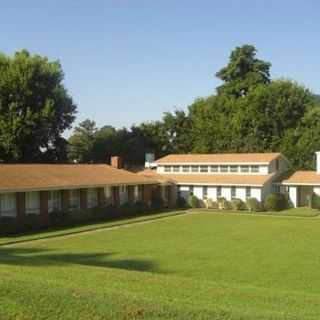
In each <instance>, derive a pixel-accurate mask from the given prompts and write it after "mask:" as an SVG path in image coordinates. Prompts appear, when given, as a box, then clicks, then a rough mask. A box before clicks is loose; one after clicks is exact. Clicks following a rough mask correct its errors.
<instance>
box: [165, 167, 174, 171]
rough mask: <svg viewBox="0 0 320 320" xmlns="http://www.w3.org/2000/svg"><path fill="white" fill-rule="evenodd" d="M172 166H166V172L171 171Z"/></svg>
mask: <svg viewBox="0 0 320 320" xmlns="http://www.w3.org/2000/svg"><path fill="white" fill-rule="evenodd" d="M171 171H172V169H171V166H164V172H171Z"/></svg>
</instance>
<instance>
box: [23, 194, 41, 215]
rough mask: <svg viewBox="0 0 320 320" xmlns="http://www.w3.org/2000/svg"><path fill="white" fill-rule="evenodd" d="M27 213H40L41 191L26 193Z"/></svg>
mask: <svg viewBox="0 0 320 320" xmlns="http://www.w3.org/2000/svg"><path fill="white" fill-rule="evenodd" d="M25 205H26V214H40V192H38V191H31V192H26V193H25Z"/></svg>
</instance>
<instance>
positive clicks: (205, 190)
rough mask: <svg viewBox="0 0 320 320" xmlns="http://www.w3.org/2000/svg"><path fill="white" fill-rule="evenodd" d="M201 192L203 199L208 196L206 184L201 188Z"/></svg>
mask: <svg viewBox="0 0 320 320" xmlns="http://www.w3.org/2000/svg"><path fill="white" fill-rule="evenodd" d="M202 193H203V199H207V198H208V187H207V186H205V187H203V188H202Z"/></svg>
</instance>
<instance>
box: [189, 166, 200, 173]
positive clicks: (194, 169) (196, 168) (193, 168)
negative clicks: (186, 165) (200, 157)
mask: <svg viewBox="0 0 320 320" xmlns="http://www.w3.org/2000/svg"><path fill="white" fill-rule="evenodd" d="M191 171H192V172H199V166H191Z"/></svg>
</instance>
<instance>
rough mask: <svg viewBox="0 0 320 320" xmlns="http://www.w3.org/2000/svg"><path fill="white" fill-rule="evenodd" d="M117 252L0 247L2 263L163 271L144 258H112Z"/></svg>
mask: <svg viewBox="0 0 320 320" xmlns="http://www.w3.org/2000/svg"><path fill="white" fill-rule="evenodd" d="M115 254H116V253H112V252H110V253H70V254H59V253H50V250H47V249H35V248H0V264H5V265H16V266H34V267H44V266H63V265H66V264H78V265H83V266H94V267H102V268H115V269H123V270H129V271H142V272H156V273H161V272H160V270H159V269H158V268H157V266H156V264H154V263H153V262H151V261H148V260H142V259H118V260H117V259H110V257H111V256H112V255H115Z"/></svg>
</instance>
